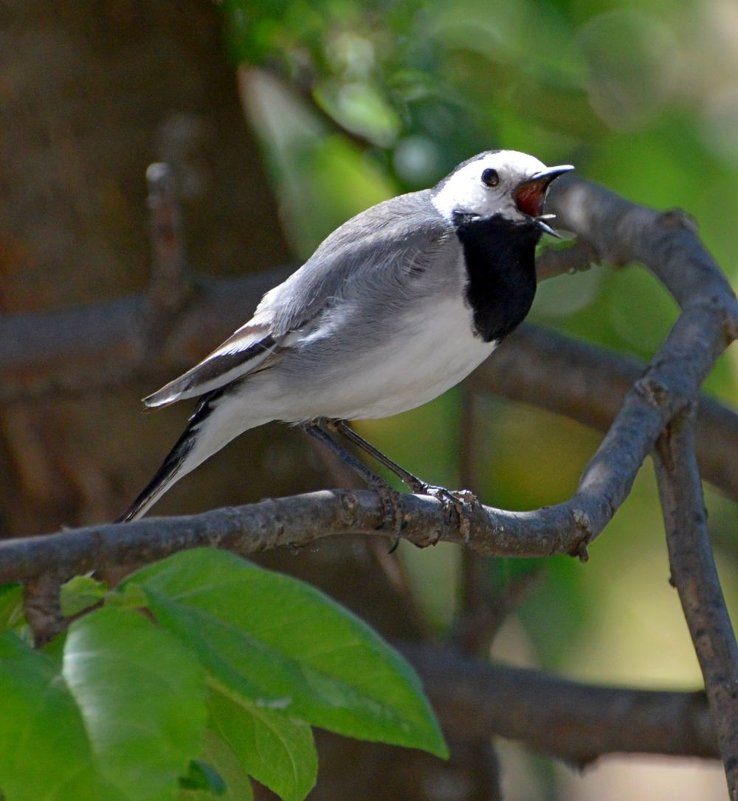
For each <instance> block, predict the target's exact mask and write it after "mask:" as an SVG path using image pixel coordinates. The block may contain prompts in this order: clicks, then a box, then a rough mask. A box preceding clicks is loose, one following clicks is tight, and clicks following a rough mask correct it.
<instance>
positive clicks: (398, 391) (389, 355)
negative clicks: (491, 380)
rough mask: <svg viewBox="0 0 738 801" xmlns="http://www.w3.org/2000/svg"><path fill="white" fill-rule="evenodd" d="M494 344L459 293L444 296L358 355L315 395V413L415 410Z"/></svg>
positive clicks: (350, 416)
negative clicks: (475, 328) (475, 324)
mask: <svg viewBox="0 0 738 801" xmlns="http://www.w3.org/2000/svg"><path fill="white" fill-rule="evenodd" d="M357 344H360V343H357ZM496 344H497V343H496V342H483V341H482V339H480V338H479V337H477V336H474V334H473V333H472V314H471V310H470V309H469V308H468V307H467V306H466V305H465V304H464V303H463V301H462V299H461V298H460V297H454V298H449V299H446V300H444V301H442V302H441V303H436V304H435V305H434V307H433V308H432V309H426V310H425V313H424V314H422V315H417V316H416V317H414V318H409V319H407V320H406V321H405V322H404V323H403V325H402V328H401V331H400V333H399V335H398V334H395V335H394V337H393V338H391V339H390V340H388V341H387V343H386V344H384V345H382V346H381V347H380V348H377V349H373V350H372V351H370V352H367V353H365V354H361V353H360V354H359V355H357V357H356V358H355V360H354V362H353V363H352V364H350V365H347V367H348V369H347V370H346V371H345V372H344V374H343V375H342V376H341V380H340V382H337V384H336V385H334V386H332V387H326V388H325V389H326V390H327V391H326V392H325V393H319V394H320V395H321V397H315V398H313V399H312V400H313V404H312V405H315V414H316V416H323V417H336V418H341V419H345V420H356V419H365V418H376V417H390V416H391V415H394V414H399V413H400V412H404V411H407V410H408V409H414V408H415V407H416V406H421V405H422V404H424V403H427V402H428V401H430V400H433V399H434V398H436V397H438V396H439V395H441V394H442V393H443V392H445V391H446V390H447V389H449V388H450V387H453V386H454V385H455V384H458V383H459V381H461V380H462V379H463V378H465V377H466V376H467V375H469V373H471V371H472V370H474V368H475V367H477V366H478V365H479V364H481V363H482V362H483V361H484V360H485V359H486V358H487V356H489V354H490V353H492V351H493V350H494V348H495V346H496ZM318 407H319V408H318Z"/></svg>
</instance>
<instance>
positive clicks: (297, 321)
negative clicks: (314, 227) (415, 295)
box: [257, 190, 459, 336]
mask: <svg viewBox="0 0 738 801" xmlns="http://www.w3.org/2000/svg"><path fill="white" fill-rule="evenodd" d="M453 247H459V245H458V240H457V239H456V236H455V234H454V229H453V227H452V226H451V225H450V224H449V223H448V222H446V221H445V220H444V219H443V217H441V215H440V214H439V213H438V212H437V211H436V209H435V207H434V206H433V204H432V203H431V201H430V191H429V190H423V191H422V192H412V193H410V194H406V195H400V196H399V197H396V198H392V199H391V200H387V201H385V202H384V203H379V204H377V205H376V206H372V207H371V208H370V209H367V210H366V211H364V212H362V213H361V214H358V215H356V216H355V217H352V218H351V219H350V220H349V221H348V222H346V223H344V224H343V225H342V226H340V227H339V228H337V229H336V230H335V231H334V232H333V233H332V234H331V235H330V236H328V237H327V238H326V239H325V240H324V241H323V242H322V243H321V245H320V246H319V247H318V249H317V250H316V251H315V253H314V254H313V255H312V256H311V257H310V259H308V261H307V262H305V264H304V265H303V266H302V267H301V268H300V269H299V270H298V271H297V272H295V273H293V274H292V275H291V276H290V277H289V278H288V279H287V280H286V281H285V282H284V283H282V284H280V286H278V287H276V288H275V289H273V290H271V292H268V293H267V294H266V295H265V297H264V300H263V301H262V304H261V305H260V306H259V310H261V309H262V308H263V307H265V306H268V307H269V308H270V310H271V313H272V332H273V334H274V335H276V336H283V335H285V334H287V333H289V332H291V331H296V330H298V329H300V328H302V327H303V326H305V325H307V324H308V323H310V322H314V321H315V320H316V319H317V318H319V317H320V316H321V315H322V314H323V313H324V312H326V311H327V310H329V309H330V308H331V307H332V306H334V305H335V303H336V302H338V301H339V300H341V299H342V298H344V297H346V296H347V295H351V294H352V293H354V292H356V291H361V290H362V289H365V288H366V287H367V285H369V284H374V285H383V286H385V287H386V288H387V290H392V289H393V288H394V289H399V288H401V287H402V286H404V285H407V284H410V283H412V280H413V278H414V277H417V276H420V275H421V274H423V273H424V272H425V271H427V270H428V269H429V268H430V267H431V266H432V265H433V264H434V263H435V262H436V260H437V259H439V258H442V257H443V255H444V254H445V253H447V252H448V250H449V248H453ZM257 311H258V310H257Z"/></svg>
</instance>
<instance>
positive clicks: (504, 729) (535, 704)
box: [401, 645, 718, 766]
mask: <svg viewBox="0 0 738 801" xmlns="http://www.w3.org/2000/svg"><path fill="white" fill-rule="evenodd" d="M401 650H402V651H403V653H404V654H405V656H407V658H408V659H409V660H410V661H411V662H412V663H413V665H414V666H415V668H416V669H417V670H418V672H419V673H420V676H421V677H422V679H423V682H424V686H425V689H426V690H427V691H428V694H429V695H430V698H431V701H432V702H433V707H434V709H435V710H436V711H437V712H438V714H439V716H440V719H441V722H442V724H443V727H444V729H445V730H447V731H449V732H451V733H454V734H461V735H463V736H464V737H467V738H470V739H471V738H476V737H483V736H489V735H492V734H497V735H500V736H502V737H506V738H508V739H512V740H521V741H522V742H524V743H526V744H527V745H529V746H531V747H533V748H536V749H537V750H539V751H542V752H544V753H546V754H550V755H551V756H554V757H558V758H560V759H564V760H566V761H567V762H570V763H575V764H577V765H580V766H584V765H586V764H588V763H590V762H592V761H593V760H595V759H597V758H598V757H601V756H603V755H605V754H612V753H615V752H629V753H644V754H646V753H648V754H669V755H672V756H680V755H681V756H687V755H689V756H701V757H709V758H717V757H718V748H717V741H716V738H715V729H714V726H713V722H712V717H711V714H710V711H709V709H708V707H707V701H706V699H705V694H704V692H702V691H698V692H667V691H655V690H638V689H633V688H627V687H602V686H597V685H591V684H583V683H579V682H572V681H567V680H566V679H561V678H558V677H555V676H551V675H548V674H545V673H542V672H540V671H537V670H530V669H526V668H515V667H509V666H502V665H491V664H489V663H487V662H483V661H481V660H474V659H469V658H466V657H463V656H462V655H461V654H459V653H458V652H454V651H452V650H450V649H442V648H434V647H432V646H425V645H405V646H402V649H401Z"/></svg>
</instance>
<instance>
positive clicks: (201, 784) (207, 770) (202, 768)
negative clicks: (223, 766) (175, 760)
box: [179, 759, 226, 795]
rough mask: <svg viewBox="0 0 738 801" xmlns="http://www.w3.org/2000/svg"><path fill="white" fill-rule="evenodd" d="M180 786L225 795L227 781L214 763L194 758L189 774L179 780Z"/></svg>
mask: <svg viewBox="0 0 738 801" xmlns="http://www.w3.org/2000/svg"><path fill="white" fill-rule="evenodd" d="M179 786H180V787H182V788H184V789H185V790H204V791H206V792H208V793H210V794H211V795H224V794H225V791H226V783H225V781H223V777H222V776H221V775H220V773H218V771H217V770H215V768H214V767H213V766H212V765H208V763H207V762H203V761H202V760H200V759H193V760H192V762H190V767H189V769H188V770H187V775H186V776H183V777H182V778H181V779H180V780H179Z"/></svg>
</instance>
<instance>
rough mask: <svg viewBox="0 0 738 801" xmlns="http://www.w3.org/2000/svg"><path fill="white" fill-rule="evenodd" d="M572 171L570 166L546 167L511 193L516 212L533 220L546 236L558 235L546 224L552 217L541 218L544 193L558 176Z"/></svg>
mask: <svg viewBox="0 0 738 801" xmlns="http://www.w3.org/2000/svg"><path fill="white" fill-rule="evenodd" d="M573 169H574V167H572V165H571V164H560V165H559V166H558V167H546V169H545V170H541V171H540V172H537V173H536V174H535V175H533V176H532V177H530V178H526V180H525V181H521V182H520V183H519V184H518V185H517V187H516V188H515V192H514V193H513V197H514V198H515V205H516V206H517V207H518V210H519V211H521V212H522V213H523V214H526V215H527V216H528V217H531V218H532V219H534V220H535V222H536V224H537V225H538V227H539V228H541V229H543V230H544V231H545V232H546V233H547V234H552V235H553V236H556V237H558V236H559V235H558V234H557V233H556V231H554V229H553V228H551V226H550V225H548V223H547V222H546V219H552V217H551V216H550V215H546V216H545V217H543V216H542V213H543V203H544V201H545V200H546V192H547V191H548V188H549V186H551V183H552V182H553V181H555V180H556V178H558V177H559V176H560V175H563V174H564V173H567V172H571V170H573Z"/></svg>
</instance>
